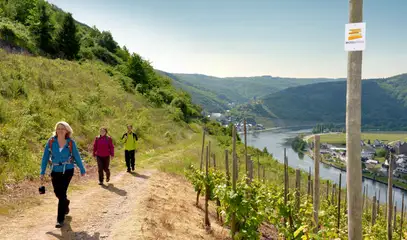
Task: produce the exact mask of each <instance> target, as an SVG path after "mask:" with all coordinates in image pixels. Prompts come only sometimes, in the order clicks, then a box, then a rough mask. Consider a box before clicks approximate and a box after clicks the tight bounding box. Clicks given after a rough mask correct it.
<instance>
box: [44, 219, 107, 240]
mask: <svg viewBox="0 0 407 240" xmlns="http://www.w3.org/2000/svg"><path fill="white" fill-rule="evenodd" d="M71 222H72V217H71V216H66V217H65V222H64V225H63V226H62V228H61V235H58V234H55V233H53V232H47V234H49V235H52V236H54V237H56V238H57V239H63V240H68V239H87V240H88V239H89V240H99V239H100V233H98V232H96V233H95V234H94V235H93V236H91V235H90V234H89V233H87V232H85V231H82V232H74V231H73V230H72V227H71Z"/></svg>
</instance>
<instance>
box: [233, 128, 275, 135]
mask: <svg viewBox="0 0 407 240" xmlns="http://www.w3.org/2000/svg"><path fill="white" fill-rule="evenodd" d="M277 129H282V127H273V128H265V129H261V130H248V131H247V133H260V132H267V131H272V130H277ZM237 134H244V132H237Z"/></svg>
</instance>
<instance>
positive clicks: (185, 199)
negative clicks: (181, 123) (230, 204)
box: [0, 169, 229, 240]
mask: <svg viewBox="0 0 407 240" xmlns="http://www.w3.org/2000/svg"><path fill="white" fill-rule="evenodd" d="M75 174H76V175H77V174H78V172H76V173H75ZM78 185H79V189H78V188H77V187H76V186H74V187H72V184H71V186H70V189H71V191H68V199H69V200H70V201H71V204H70V213H69V215H67V216H66V219H65V224H64V226H63V227H62V228H61V229H57V228H55V223H56V210H57V198H56V197H55V195H54V193H53V189H52V187H51V188H49V187H47V191H46V194H45V195H41V196H37V197H38V198H40V203H39V204H38V205H36V206H32V207H30V208H27V209H24V210H23V211H21V212H18V213H16V214H11V215H10V216H3V215H0V239H7V240H12V239H16V240H17V239H18V240H21V239H47V240H48V239H180V240H182V239H185V240H186V239H229V237H228V234H229V231H228V230H227V229H225V228H223V227H221V226H220V225H219V224H218V223H217V222H216V220H215V219H214V216H211V225H212V228H211V230H210V231H206V230H205V229H204V227H203V220H204V212H203V211H202V210H201V209H199V208H197V207H196V206H195V192H194V190H193V188H192V186H191V185H190V184H189V183H188V182H187V181H186V180H185V179H183V178H182V177H180V176H176V175H173V174H168V173H163V172H160V171H158V170H143V171H141V170H137V169H136V172H135V173H131V174H130V173H126V172H119V173H116V174H115V170H114V169H113V170H112V177H111V180H110V183H105V185H104V186H99V185H97V178H95V179H94V180H91V181H90V182H89V184H82V185H81V184H78ZM72 188H73V189H72ZM202 203H203V201H202V200H201V204H202Z"/></svg>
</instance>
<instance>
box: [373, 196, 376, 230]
mask: <svg viewBox="0 0 407 240" xmlns="http://www.w3.org/2000/svg"><path fill="white" fill-rule="evenodd" d="M376 211H377V208H376V195H375V196H373V206H372V226H374V225H375V224H376Z"/></svg>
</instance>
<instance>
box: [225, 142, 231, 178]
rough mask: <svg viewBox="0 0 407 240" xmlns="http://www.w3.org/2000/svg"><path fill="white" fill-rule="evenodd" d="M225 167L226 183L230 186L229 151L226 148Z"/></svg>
mask: <svg viewBox="0 0 407 240" xmlns="http://www.w3.org/2000/svg"><path fill="white" fill-rule="evenodd" d="M225 169H226V184H227V185H228V186H230V185H229V184H230V173H229V152H228V150H227V149H226V150H225Z"/></svg>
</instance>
